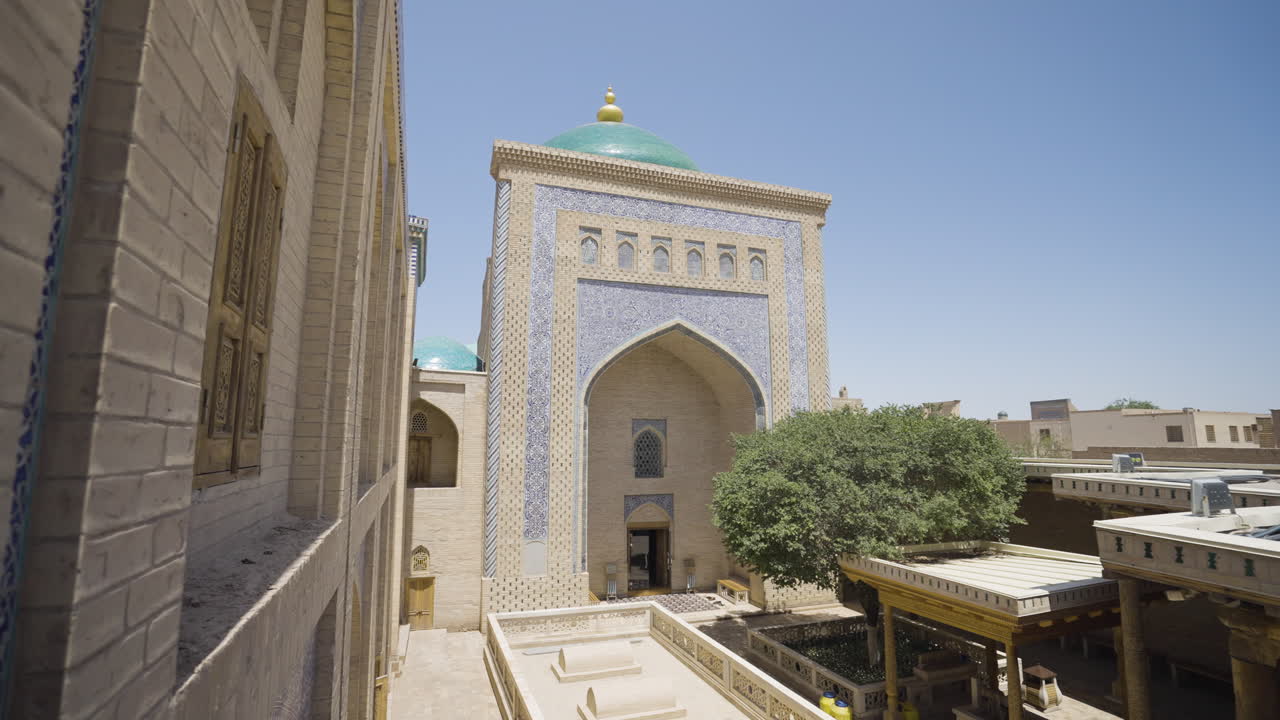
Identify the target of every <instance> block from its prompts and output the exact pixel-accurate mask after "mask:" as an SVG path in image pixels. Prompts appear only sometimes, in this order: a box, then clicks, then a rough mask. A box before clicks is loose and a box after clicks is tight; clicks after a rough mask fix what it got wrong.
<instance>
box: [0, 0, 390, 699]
mask: <svg viewBox="0 0 1280 720" xmlns="http://www.w3.org/2000/svg"><path fill="white" fill-rule="evenodd" d="M96 6H97V5H96V3H94V2H90V3H89V4H88V7H90V8H91V9H92V8H96ZM83 7H85V6H84V5H81V4H80V3H70V2H63V1H59V2H52V3H50V2H43V0H42V1H41V2H34V1H30V2H28V1H26V0H22V1H20V2H19V3H18V6H17V7H16V8H15V13H14V15H15V17H16V21H15V23H10V24H9V25H8V26H7V27H6V29H5V30H3V31H0V32H3V33H4V34H5V35H6V36H7V37H6V40H5V42H4V47H5V48H6V51H5V52H6V53H8V52H13V53H18V54H19V55H21V56H22V57H23V59H22V60H21V61H19V60H17V58H18V57H19V55H14V56H12V58H11V59H10V62H7V63H4V65H5V67H6V68H18V67H23V68H25V69H26V70H25V71H24V72H23V74H22V76H21V77H18V78H12V79H11V80H12V82H11V83H9V84H10V85H11V86H13V87H17V88H19V89H20V92H18V93H17V94H16V95H14V94H10V95H6V96H5V97H4V98H3V99H0V102H3V103H5V107H6V117H13V118H19V119H21V120H22V121H23V124H21V125H18V126H15V127H14V128H11V130H10V133H11V134H10V135H9V137H10V138H11V139H15V140H17V142H16V143H15V144H14V146H15V148H17V147H22V148H25V149H26V151H25V152H23V153H17V152H10V151H9V148H7V149H6V152H5V153H4V155H5V157H4V159H3V160H0V173H3V174H4V175H3V178H4V179H3V184H4V186H5V188H6V189H5V193H4V194H3V200H2V202H4V203H5V206H6V207H5V217H6V218H7V219H8V218H11V217H12V218H15V221H14V222H12V223H6V224H7V226H8V227H7V228H6V230H5V232H6V234H5V235H3V236H0V262H3V263H5V265H6V267H7V268H10V269H12V270H13V271H14V272H12V273H11V277H13V278H14V281H13V282H11V283H9V285H8V286H9V290H8V291H7V293H8V294H7V295H6V300H10V302H6V303H5V306H4V309H3V311H0V333H9V334H10V335H12V336H13V337H12V338H11V339H12V340H13V342H12V343H11V342H9V341H8V340H6V341H5V343H4V347H5V351H4V354H3V357H4V363H3V364H0V367H2V368H3V371H4V372H5V373H7V375H6V382H5V383H4V387H6V388H11V389H16V388H21V387H24V386H26V385H27V382H26V377H25V368H26V366H27V365H28V364H29V362H30V360H31V358H32V355H33V347H32V337H33V335H32V333H33V331H34V328H35V324H34V323H35V317H36V315H37V313H38V309H39V302H40V288H39V287H38V286H37V285H32V284H31V281H32V280H33V279H36V280H38V278H40V277H42V276H43V272H42V270H41V266H40V264H39V263H41V262H42V261H43V255H44V253H45V252H46V250H47V248H45V247H44V244H45V241H46V238H47V237H48V236H49V228H50V227H52V226H54V224H53V217H52V215H53V213H52V208H53V206H54V202H55V195H56V193H55V185H56V183H57V182H58V177H59V176H58V173H59V156H58V153H59V152H60V150H61V147H62V145H63V138H62V137H60V135H59V130H60V128H61V127H62V126H63V124H64V123H66V121H67V120H66V118H67V115H68V108H69V104H68V101H69V99H70V97H71V83H72V78H73V74H74V67H75V63H76V50H77V44H78V42H79V39H80V33H81V31H82V29H83V27H82V26H81V25H80V24H79V23H68V22H66V20H67V19H68V18H71V17H79V15H78V14H77V13H78V11H79V10H80V9H82V8H83ZM262 8H268V9H270V11H271V12H270V13H269V14H268V15H266V16H264V15H262V14H261V13H256V12H254V11H255V10H261V9H262ZM396 8H397V6H396V4H395V3H391V2H367V1H366V2H364V3H363V8H362V12H361V13H360V14H359V18H358V20H359V22H358V23H357V17H356V14H355V13H354V10H353V6H352V4H351V2H349V1H346V2H344V1H343V0H274V2H273V1H271V0H265V1H264V2H257V1H256V0H255V1H254V2H250V3H246V2H245V1H244V0H213V1H211V2H201V3H193V2H191V1H190V0H166V1H165V2H159V1H152V0H121V1H120V2H110V3H104V4H103V5H102V7H101V15H100V16H99V17H98V20H97V24H96V25H94V24H92V23H90V25H89V31H88V33H87V34H88V37H90V38H91V39H92V41H93V44H94V48H95V53H94V58H93V63H92V65H91V66H86V67H91V73H92V74H91V76H89V77H88V78H87V80H88V93H87V97H88V104H87V106H86V114H85V119H84V122H83V124H82V127H81V128H80V131H79V134H78V136H77V138H76V141H77V143H76V144H75V145H74V147H76V148H78V156H77V157H78V164H79V165H78V166H79V177H78V179H77V182H76V184H75V186H74V199H75V204H74V211H73V212H72V213H71V214H69V215H68V216H67V217H65V218H63V220H64V222H67V223H69V227H70V231H69V234H68V235H67V238H66V245H65V251H64V256H63V259H62V266H61V267H62V272H61V278H60V280H61V287H60V289H59V293H58V296H57V305H56V325H55V327H56V332H55V334H54V335H53V347H52V353H51V355H50V358H51V359H50V362H49V364H48V371H47V372H48V380H47V387H48V394H47V401H46V406H45V414H44V417H43V422H42V423H41V425H40V430H41V438H40V442H41V455H40V457H39V466H38V467H39V476H38V479H37V482H36V483H35V488H36V490H35V494H34V497H33V500H32V504H31V506H30V514H29V530H28V532H27V534H26V547H25V563H24V567H23V577H24V581H25V584H24V587H23V590H22V595H21V607H20V610H19V612H20V614H19V617H18V627H19V632H20V636H19V639H18V640H19V645H18V654H17V656H16V659H17V662H16V677H15V685H16V686H17V687H20V688H22V690H21V691H20V692H19V693H17V694H16V696H15V698H14V700H15V704H14V706H13V707H12V708H11V713H10V716H13V717H33V718H35V717H39V718H53V717H67V718H70V717H89V716H94V717H122V718H124V717H128V718H140V717H201V718H207V717H228V718H232V717H235V718H241V717H266V716H268V715H270V714H271V713H272V712H273V711H277V712H284V713H285V714H288V713H290V712H293V711H295V710H298V709H299V707H301V706H298V707H294V706H293V705H290V703H297V702H302V701H298V700H297V699H296V697H295V696H296V693H295V692H293V691H295V690H296V689H297V688H296V687H295V686H296V684H297V683H298V682H301V680H300V678H303V677H314V678H315V679H316V685H315V690H314V692H312V693H311V694H310V696H309V697H308V698H306V699H305V702H304V704H305V705H306V706H309V707H311V708H312V709H313V710H315V711H316V712H317V713H320V714H325V716H326V717H328V716H332V717H339V716H349V717H366V716H369V715H370V713H371V711H372V710H371V708H372V705H373V696H372V692H373V691H372V688H373V673H374V672H375V669H376V667H377V665H378V664H379V663H382V666H383V667H385V666H386V663H387V662H388V661H389V660H390V657H389V656H390V654H391V653H392V652H393V651H394V643H392V642H391V638H392V637H394V632H393V629H394V628H395V627H396V626H397V625H398V615H399V607H398V605H399V596H398V592H395V591H393V590H392V588H393V587H394V586H393V582H394V581H393V578H392V576H393V575H394V573H391V572H390V571H389V568H390V567H395V566H398V563H399V555H400V552H401V549H400V547H399V545H400V543H398V542H395V541H394V538H397V537H399V534H398V530H397V528H398V526H399V522H400V521H399V520H398V519H397V518H398V515H399V512H398V508H399V507H401V506H402V505H403V497H402V496H403V493H402V492H401V491H399V490H398V489H395V488H399V487H401V483H402V482H403V477H402V472H403V468H402V466H401V464H400V462H399V460H398V458H399V457H400V455H401V454H402V448H403V438H404V436H405V432H404V427H403V423H402V422H401V421H400V418H402V417H403V415H404V414H405V413H404V410H405V408H404V398H405V396H406V394H407V393H406V391H407V378H405V377H403V376H404V374H405V373H404V372H403V371H402V370H401V369H402V368H405V367H407V366H408V363H409V360H408V357H409V350H408V337H409V336H410V335H411V334H412V316H411V313H412V307H413V287H414V286H413V285H412V284H411V283H410V282H409V281H408V279H407V277H406V276H405V275H406V264H407V263H406V262H405V261H404V255H403V249H404V238H405V227H404V222H403V219H402V218H403V217H404V202H403V187H402V183H401V178H402V173H401V172H400V170H399V168H400V167H401V166H402V159H401V141H400V137H399V132H400V129H399V128H400V122H399V118H398V112H399V107H400V103H399V92H400V90H399V47H398V45H397V43H398V23H399V18H398V17H397V16H396ZM91 17H92V15H91ZM264 17H265V18H266V21H267V22H266V24H265V25H264V24H263V23H262V20H263V19H264ZM255 20H257V21H258V22H255ZM264 31H265V36H264ZM357 34H358V35H359V41H358V42H357V38H356V35H357ZM264 37H265V40H266V42H264V41H263V40H264ZM357 48H358V52H357V51H356V50H357ZM33 61H34V62H35V63H38V66H39V70H38V72H32V71H31V68H32V65H31V64H32V62H33ZM0 72H9V71H8V70H5V71H0ZM238 93H249V94H251V95H252V96H253V97H254V98H255V100H256V102H257V103H259V104H260V106H261V108H262V112H263V114H264V115H265V118H266V122H267V123H268V124H269V126H270V128H271V131H272V132H273V133H274V137H275V138H276V141H277V142H278V147H279V151H280V154H281V156H282V158H283V163H284V165H285V167H286V168H287V172H288V184H287V191H286V195H285V197H284V202H283V218H282V222H281V233H280V241H279V243H280V244H279V259H278V264H277V266H276V269H275V273H274V277H273V278H271V279H270V282H271V283H273V286H272V287H273V294H272V303H271V307H270V312H271V316H272V317H271V320H272V321H271V325H272V326H273V327H274V331H273V335H272V337H271V344H270V353H269V358H268V364H267V367H268V374H267V376H266V378H265V382H264V386H265V390H264V392H265V406H264V412H263V416H264V417H263V426H262V431H261V446H262V451H261V462H260V465H259V466H257V467H256V468H254V469H253V470H251V471H248V472H243V473H240V474H239V475H237V476H236V477H235V478H234V480H233V481H232V482H226V483H223V484H219V485H216V486H212V487H207V488H203V489H200V490H196V491H194V492H193V477H192V463H193V453H194V451H195V445H196V427H197V419H198V417H199V415H200V413H201V409H202V388H201V374H202V363H203V360H202V357H203V353H204V345H205V339H206V335H207V333H208V332H209V331H210V328H208V327H206V319H207V317H208V315H209V304H210V301H211V298H210V292H211V287H212V284H211V276H212V275H213V274H214V255H215V248H216V246H217V242H218V228H219V224H220V223H221V222H225V220H224V219H222V218H220V217H219V215H220V213H221V207H222V198H223V190H224V187H223V185H224V175H225V168H226V164H227V162H226V158H227V156H228V147H229V144H230V138H231V137H232V132H231V130H232V125H233V120H232V108H233V105H234V104H235V101H236V97H237V94H238ZM388 114H390V117H388ZM317 147H318V148H319V151H318V152H317ZM384 156H385V157H387V158H389V162H390V164H391V167H392V168H393V171H392V172H386V171H385V169H384V168H385V165H384V163H383V160H382V158H383V157H384ZM383 178H386V179H387V180H388V183H389V184H388V186H387V187H386V188H384V189H383V190H384V191H383V192H381V193H380V192H379V191H378V188H379V187H380V185H379V182H380V180H381V179H383ZM11 203H18V204H21V206H22V210H21V212H17V211H16V206H15V212H12V213H11V212H10V207H9V205H10V204H11ZM388 220H390V221H388ZM23 283H26V284H23ZM20 402H21V398H19V397H18V396H17V395H16V394H13V395H6V396H3V397H0V437H4V438H5V439H7V440H9V442H10V445H9V446H10V447H11V448H14V447H18V443H17V441H16V437H17V428H18V427H19V425H18V417H17V416H16V415H15V411H16V408H17V407H18V405H19V404H20ZM384 418H394V420H391V419H385V420H384ZM9 457H10V458H12V457H14V454H13V453H12V452H11V453H10V454H9ZM362 458H363V461H362ZM6 462H10V461H6ZM362 469H363V470H364V472H363V474H362ZM0 499H8V498H0ZM300 523H301V524H300ZM307 523H310V524H307ZM281 527H283V528H285V529H286V530H289V528H299V527H305V528H306V529H305V530H298V531H297V532H304V533H310V534H308V535H305V537H303V538H302V539H301V540H297V539H295V540H291V541H284V540H280V539H279V538H280V537H281V536H282V535H284V534H285V532H284V531H282V530H280V529H279V528H281ZM290 532H294V530H290ZM247 553H252V554H253V556H256V557H257V558H258V560H256V561H254V564H259V565H263V566H266V567H272V568H277V567H278V573H279V574H278V576H276V577H275V578H274V579H273V580H272V581H270V582H267V583H263V584H262V586H261V587H260V588H258V589H257V590H252V589H253V588H255V587H258V586H256V585H255V584H254V576H253V572H255V571H254V570H252V567H253V566H252V565H249V564H241V563H240V562H239V560H238V557H239V556H240V555H242V554H243V555H245V559H249V555H248V554H247ZM293 560H297V562H290V561H293ZM228 561H230V564H231V565H232V567H233V568H235V569H236V572H241V573H245V575H244V577H243V580H242V581H237V580H235V578H236V577H239V576H232V577H231V578H228V577H227V576H225V575H219V573H225V572H228V570H227V567H226V566H227V564H228ZM264 572H265V570H264ZM214 577H220V578H221V579H222V581H224V582H228V583H230V585H231V586H232V587H235V588H237V592H232V593H227V594H226V597H223V598H218V599H215V600H214V601H212V602H210V601H205V602H200V603H194V604H193V603H190V602H189V603H183V597H184V596H187V597H188V598H192V597H195V596H197V595H199V593H200V589H201V588H202V587H204V586H205V585H206V584H208V583H209V582H211V580H212V579H213V578H214ZM254 593H256V594H254ZM357 598H358V600H357ZM219 603H222V605H221V606H220V605H219ZM357 605H358V606H359V607H361V608H362V613H359V614H354V615H353V613H352V609H353V608H354V607H356V606H357ZM250 608H252V610H250ZM356 639H358V641H359V642H358V643H357V642H356ZM268 641H269V642H271V643H272V645H273V647H275V648H279V649H280V652H279V654H278V655H275V657H278V658H282V659H284V660H285V661H281V662H274V661H270V660H269V658H270V657H272V654H271V653H268V652H267V651H266V645H265V643H266V642H268ZM308 647H310V648H313V650H312V651H306V650H305V648H308ZM180 655H181V656H183V657H186V658H188V660H184V661H182V662H179V659H178V658H179V656H180ZM192 658H194V659H195V660H198V661H200V664H199V665H198V666H196V665H195V662H194V661H193V660H192ZM303 658H308V662H314V663H315V665H314V667H310V668H305V667H301V666H299V664H298V663H299V662H301V661H302V659H303ZM311 658H314V660H311ZM304 671H305V672H304ZM384 672H385V670H384ZM290 698H294V699H290ZM282 704H283V705H282ZM326 709H327V711H326ZM326 712H327V714H326ZM317 716H319V714H318V715H317Z"/></svg>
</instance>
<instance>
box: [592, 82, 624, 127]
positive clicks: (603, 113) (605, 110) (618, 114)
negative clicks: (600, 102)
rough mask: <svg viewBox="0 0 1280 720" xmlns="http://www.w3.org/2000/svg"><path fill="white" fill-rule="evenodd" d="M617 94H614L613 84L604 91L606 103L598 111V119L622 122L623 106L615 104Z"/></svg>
mask: <svg viewBox="0 0 1280 720" xmlns="http://www.w3.org/2000/svg"><path fill="white" fill-rule="evenodd" d="M616 99H617V96H616V95H614V94H613V86H612V85H610V86H609V89H608V90H606V91H605V93H604V101H605V103H606V104H605V105H604V106H603V107H601V108H600V109H599V110H597V111H596V120H598V121H600V122H622V108H620V107H618V106H617V105H614V104H613V101H614V100H616Z"/></svg>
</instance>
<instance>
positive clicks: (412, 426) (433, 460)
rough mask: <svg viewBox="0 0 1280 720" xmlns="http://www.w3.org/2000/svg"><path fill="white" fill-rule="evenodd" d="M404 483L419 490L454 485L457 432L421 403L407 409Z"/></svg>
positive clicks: (432, 407) (438, 411) (441, 413)
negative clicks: (407, 425)
mask: <svg viewBox="0 0 1280 720" xmlns="http://www.w3.org/2000/svg"><path fill="white" fill-rule="evenodd" d="M405 482H406V483H407V484H409V485H411V486H412V485H416V486H419V487H455V486H457V484H458V428H457V426H455V425H454V424H453V420H452V419H450V418H449V416H448V415H447V414H445V412H444V411H442V410H441V409H440V408H438V407H436V406H435V405H432V404H431V403H429V402H427V401H425V400H422V399H417V400H414V401H413V402H412V403H411V404H410V405H409V445H408V449H407V454H406V464H405Z"/></svg>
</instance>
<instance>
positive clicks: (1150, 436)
mask: <svg viewBox="0 0 1280 720" xmlns="http://www.w3.org/2000/svg"><path fill="white" fill-rule="evenodd" d="M1257 421H1258V416H1257V414H1256V413H1243V412H1213V411H1206V410H1198V409H1196V408H1182V409H1181V410H1080V411H1077V412H1073V413H1071V449H1072V450H1087V449H1089V448H1091V447H1117V446H1130V447H1135V448H1144V447H1151V448H1156V447H1175V448H1212V447H1227V448H1256V447H1260V445H1259V444H1258V422H1257Z"/></svg>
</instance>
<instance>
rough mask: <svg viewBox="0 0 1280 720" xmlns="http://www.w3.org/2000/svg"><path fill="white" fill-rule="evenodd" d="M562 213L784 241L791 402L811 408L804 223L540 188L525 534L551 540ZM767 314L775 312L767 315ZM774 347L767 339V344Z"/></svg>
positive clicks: (531, 317) (531, 315)
mask: <svg viewBox="0 0 1280 720" xmlns="http://www.w3.org/2000/svg"><path fill="white" fill-rule="evenodd" d="M560 210H572V211H577V212H585V213H592V214H597V215H610V216H614V217H622V218H630V219H634V220H649V221H654V222H662V223H668V224H672V225H686V226H690V227H700V228H706V229H709V230H721V231H725V232H735V233H744V234H750V235H762V236H765V237H772V238H778V239H780V240H782V244H783V267H784V288H785V290H786V305H787V349H788V354H789V357H788V364H789V367H788V375H789V378H790V387H791V397H790V398H788V400H789V401H790V405H791V408H792V409H797V410H806V409H808V407H809V352H808V345H807V342H806V328H805V291H804V257H803V248H802V246H801V229H800V223H798V222H795V221H790V220H779V219H777V218H768V217H762V216H758V215H746V214H743V213H734V212H728V211H724V210H713V209H710V208H700V207H694V206H691V205H680V204H676V203H665V202H658V201H655V200H645V199H642V198H633V197H626V196H623V195H611V194H608V193H598V192H589V191H586V190H573V189H570V188H562V187H554V186H549V185H538V186H537V187H536V188H535V189H534V209H533V238H532V243H531V260H530V291H529V365H528V370H527V373H528V374H527V379H528V389H527V399H528V405H527V414H526V420H525V482H524V500H525V502H524V533H523V534H524V537H525V538H526V539H528V540H541V539H545V538H546V537H547V519H548V511H549V507H548V503H549V492H550V457H549V452H550V426H551V337H552V329H553V328H552V318H553V317H554V307H553V306H554V289H555V249H556V213H557V212H558V211H560ZM761 317H767V314H764V315H761ZM766 337H767V336H766ZM767 345H768V343H767V340H766V342H765V347H767ZM735 352H737V351H736V350H735ZM754 369H755V368H754V367H753V370H754ZM762 381H763V378H762ZM765 387H766V388H767V387H768V385H765ZM775 400H780V399H775Z"/></svg>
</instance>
